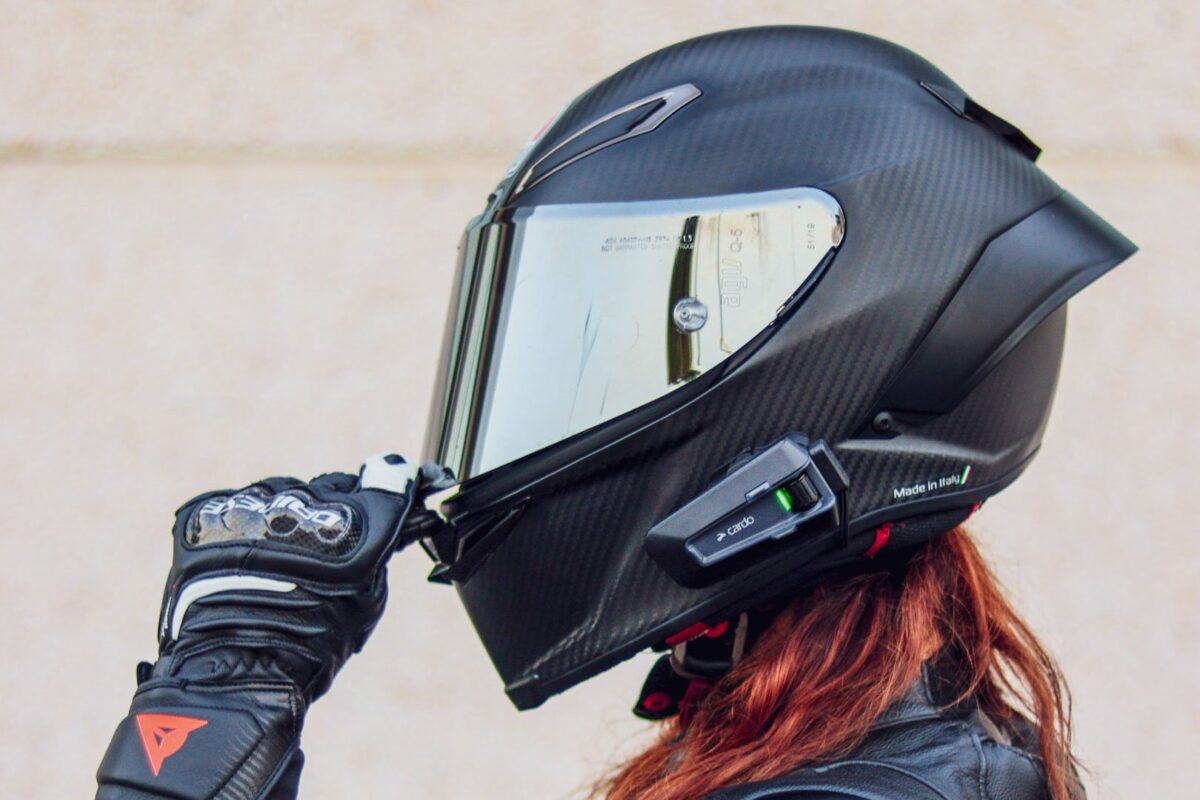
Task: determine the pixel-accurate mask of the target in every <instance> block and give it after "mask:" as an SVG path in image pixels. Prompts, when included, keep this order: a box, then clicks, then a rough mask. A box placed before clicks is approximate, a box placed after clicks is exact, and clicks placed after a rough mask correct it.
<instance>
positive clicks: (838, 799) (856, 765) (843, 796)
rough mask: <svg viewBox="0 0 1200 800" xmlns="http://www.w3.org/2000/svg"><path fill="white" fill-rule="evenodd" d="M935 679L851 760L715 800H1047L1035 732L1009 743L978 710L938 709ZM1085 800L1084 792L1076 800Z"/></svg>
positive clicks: (884, 721) (911, 695) (913, 692)
mask: <svg viewBox="0 0 1200 800" xmlns="http://www.w3.org/2000/svg"><path fill="white" fill-rule="evenodd" d="M934 685H936V681H933V680H931V678H930V674H929V673H928V672H926V674H925V675H924V676H923V677H922V679H921V680H920V681H918V682H917V684H916V685H914V686H913V687H912V689H910V690H909V692H908V694H907V695H906V696H905V697H904V698H903V699H902V700H901V701H900V702H898V703H896V704H894V705H893V706H892V708H891V709H889V710H888V711H887V712H886V713H885V714H884V715H883V716H882V717H880V718H879V720H878V721H877V722H876V723H875V725H874V727H873V728H872V730H871V733H870V734H869V735H868V737H867V739H866V741H864V742H863V743H862V744H861V745H860V746H858V747H857V748H856V749H855V750H854V751H853V752H852V753H850V754H849V755H847V756H846V757H845V758H840V759H837V760H835V761H830V762H828V763H824V764H818V765H813V766H809V767H805V768H803V769H800V770H797V771H795V772H793V773H791V774H789V775H785V776H783V777H781V778H776V779H774V780H769V781H763V782H759V783H751V784H746V785H743V786H735V787H730V788H727V789H722V790H720V791H718V792H715V793H714V794H712V795H709V800H760V798H762V799H763V800H766V798H770V800H849V799H850V798H854V799H855V800H1043V799H1044V798H1046V797H1047V796H1048V795H1047V789H1046V780H1045V776H1044V773H1043V771H1042V761H1041V759H1040V758H1039V757H1038V755H1037V744H1036V742H1035V739H1034V736H1033V735H1032V732H1030V733H1029V735H1027V736H1024V737H1023V739H1022V740H1021V741H1010V739H1009V738H1008V737H1007V736H1005V735H1004V734H1003V733H1001V731H1000V730H999V729H998V728H997V726H996V725H995V724H994V723H993V722H992V721H991V720H989V719H988V718H987V717H986V716H984V715H983V713H982V712H981V711H979V710H978V709H977V708H976V707H975V706H974V705H973V704H972V703H970V702H966V703H963V704H960V705H958V706H956V707H954V708H950V709H942V708H939V705H938V703H937V702H936V701H935V692H934V691H933V689H932V688H931V686H934ZM1077 796H1078V797H1079V798H1080V800H1082V798H1083V796H1084V795H1083V791H1082V790H1079V791H1078V795H1077Z"/></svg>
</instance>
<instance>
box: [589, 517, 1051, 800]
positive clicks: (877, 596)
mask: <svg viewBox="0 0 1200 800" xmlns="http://www.w3.org/2000/svg"><path fill="white" fill-rule="evenodd" d="M930 660H936V661H937V662H938V663H939V664H940V665H944V667H943V668H944V669H945V671H946V672H947V674H948V675H949V676H950V677H951V679H952V682H953V683H954V692H953V695H952V696H950V697H948V698H946V701H947V704H949V705H953V704H955V703H957V702H959V701H962V700H965V699H967V698H971V699H972V700H973V701H974V702H975V703H977V704H978V706H979V708H980V710H982V711H983V712H984V713H985V714H986V715H987V716H988V717H990V718H991V719H992V720H993V721H994V722H995V723H996V724H997V725H999V726H1000V728H1001V729H1002V730H1004V729H1007V731H1006V732H1009V733H1012V734H1013V735H1015V736H1018V737H1020V736H1021V735H1022V734H1021V731H1020V728H1022V727H1023V726H1024V724H1025V721H1026V720H1028V722H1030V723H1032V724H1033V727H1034V728H1035V729H1036V732H1037V737H1038V743H1039V748H1040V752H1041V756H1042V759H1043V761H1044V763H1045V769H1046V774H1047V779H1048V782H1049V785H1050V789H1051V796H1052V797H1053V798H1054V799H1055V800H1066V798H1067V797H1068V787H1069V785H1070V782H1071V780H1072V777H1071V776H1072V771H1071V769H1072V768H1071V760H1070V756H1069V741H1070V722H1069V701H1068V697H1067V692H1066V686H1065V684H1064V682H1063V679H1062V676H1061V674H1060V673H1059V671H1058V669H1057V667H1056V665H1055V663H1054V661H1053V660H1052V659H1051V658H1050V656H1049V655H1048V654H1047V653H1046V651H1045V650H1044V649H1043V648H1042V646H1041V645H1040V644H1039V643H1038V641H1037V639H1036V638H1035V637H1034V635H1033V633H1032V632H1031V631H1030V630H1029V628H1028V627H1027V626H1026V624H1025V623H1024V622H1023V621H1022V620H1021V618H1020V617H1019V616H1018V615H1017V613H1016V612H1015V611H1014V610H1013V609H1012V607H1011V606H1010V605H1009V603H1008V601H1007V600H1006V599H1005V598H1004V596H1003V594H1002V592H1001V590H1000V588H999V586H998V584H997V582H996V580H995V578H994V577H993V576H992V574H991V572H990V571H989V569H988V567H987V565H986V564H985V563H984V560H983V558H982V556H981V555H980V553H979V551H978V550H977V549H976V547H975V545H974V543H973V542H972V541H971V538H970V536H969V535H968V534H967V533H966V531H965V530H963V529H962V528H957V529H955V530H953V531H951V532H950V533H949V534H947V535H946V536H944V537H942V538H940V539H936V540H933V541H931V542H928V543H926V544H925V545H922V546H921V547H920V548H918V549H917V550H916V551H914V552H913V553H912V555H911V556H910V557H909V558H907V559H905V560H903V561H902V562H899V563H896V564H894V565H891V566H889V567H887V568H884V569H881V570H879V571H875V572H870V573H867V574H860V575H856V576H853V577H843V578H832V579H829V580H826V581H824V582H822V583H820V584H818V585H816V586H815V587H813V588H812V589H811V590H810V591H807V592H806V593H804V594H803V595H801V596H799V597H796V598H795V599H793V600H792V601H790V602H789V603H788V604H787V605H786V606H784V607H783V608H782V610H781V611H780V612H779V614H778V616H777V617H776V618H775V620H774V621H773V622H772V623H771V624H770V626H769V627H768V628H767V630H766V631H765V632H764V633H763V635H762V636H761V637H760V639H759V640H758V641H757V642H756V643H755V645H754V646H753V647H752V648H751V649H750V651H749V652H748V653H747V654H746V656H745V657H744V658H743V660H742V661H741V662H740V663H739V664H738V665H737V666H736V667H735V668H734V669H733V670H732V671H731V672H730V673H729V674H728V675H726V676H725V677H724V678H722V679H721V680H720V681H719V682H717V683H716V684H715V685H714V686H713V687H712V689H711V690H710V691H709V692H708V693H707V694H705V695H703V696H702V697H700V698H699V699H697V700H695V701H694V705H693V706H692V707H690V708H688V709H686V711H687V713H686V714H685V715H684V718H683V720H681V719H679V718H677V719H675V720H674V721H672V722H669V723H666V725H665V727H664V730H663V731H662V733H661V736H660V738H659V740H658V741H657V743H656V744H654V745H653V746H651V747H650V749H648V750H647V751H646V752H644V753H642V754H641V755H639V756H637V757H636V758H634V759H633V760H632V761H630V762H629V763H628V764H626V765H625V766H623V767H622V768H621V769H620V770H619V771H618V772H617V773H616V774H615V775H613V776H612V777H611V778H610V779H609V780H608V781H606V782H605V784H604V785H603V786H602V787H601V791H602V792H604V793H607V796H608V797H609V798H612V800H627V799H631V798H638V800H676V799H677V798H678V800H685V798H689V799H690V798H696V797H702V796H704V795H706V794H707V793H709V792H711V791H713V790H715V789H717V788H719V787H721V786H727V785H730V784H734V783H741V782H746V781H755V780H763V779H767V778H772V777H777V776H779V775H781V774H784V773H786V772H789V771H791V770H793V769H796V768H798V767H801V766H804V765H807V764H812V763H816V762H820V761H825V760H829V759H831V758H836V757H838V756H841V755H844V754H846V753H847V752H848V751H849V750H851V749H852V748H853V747H854V746H855V745H857V744H859V743H860V742H861V741H862V740H863V739H864V737H865V736H866V735H867V732H868V731H869V730H870V728H871V726H872V724H873V723H874V722H875V720H876V719H878V717H879V716H880V715H881V714H882V713H883V712H884V710H885V709H887V708H888V706H890V705H891V704H892V703H894V702H895V701H896V700H898V699H899V698H900V697H902V696H903V695H904V694H905V692H906V691H907V690H908V689H909V687H910V686H911V685H912V684H913V683H914V682H915V681H916V680H917V679H918V678H919V677H920V675H921V670H922V667H923V665H924V664H925V663H926V662H927V661H930Z"/></svg>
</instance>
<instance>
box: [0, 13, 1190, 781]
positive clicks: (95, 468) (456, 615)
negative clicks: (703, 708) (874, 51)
mask: <svg viewBox="0 0 1200 800" xmlns="http://www.w3.org/2000/svg"><path fill="white" fill-rule="evenodd" d="M765 23H807V24H822V25H834V26H841V27H849V28H854V29H858V30H862V31H866V32H869V33H873V34H877V35H879V36H883V37H886V38H889V39H893V40H895V41H897V42H899V43H901V44H903V45H906V46H908V47H910V48H912V49H914V50H916V51H918V52H920V53H921V54H923V55H925V56H926V57H928V58H929V59H931V60H932V61H933V62H934V63H936V64H937V65H938V66H940V67H941V68H942V69H943V70H945V71H946V72H947V73H949V74H950V75H951V76H952V77H953V78H954V79H955V80H957V81H958V82H959V83H960V84H962V85H963V86H964V87H966V89H967V90H968V91H969V92H970V93H971V94H972V95H974V96H975V97H976V98H977V99H978V100H979V101H980V102H982V103H984V104H985V105H987V106H988V107H989V108H991V109H993V110H994V111H996V112H997V113H999V114H1001V115H1002V116H1004V117H1006V118H1008V119H1010V120H1012V121H1013V122H1015V123H1016V124H1017V125H1019V126H1020V127H1022V128H1023V129H1024V130H1025V131H1026V132H1028V133H1029V134H1030V135H1031V136H1032V138H1033V139H1034V140H1035V141H1037V142H1038V143H1039V144H1041V145H1042V146H1043V147H1044V148H1045V155H1044V156H1043V159H1042V162H1041V163H1042V164H1043V166H1044V168H1045V170H1046V171H1048V172H1049V173H1050V174H1051V175H1052V176H1053V177H1054V178H1056V179H1057V180H1058V181H1059V182H1060V183H1062V184H1063V185H1064V186H1065V187H1067V188H1069V189H1070V190H1071V191H1072V192H1074V193H1075V194H1076V195H1077V196H1079V197H1080V198H1081V199H1082V200H1083V201H1084V202H1085V203H1087V204H1089V205H1091V206H1092V207H1093V208H1095V209H1096V210H1097V211H1098V212H1099V213H1101V214H1102V215H1103V216H1104V217H1105V218H1107V219H1108V220H1110V221H1111V222H1112V223H1113V224H1114V225H1116V226H1117V227H1118V228H1120V229H1121V230H1122V231H1123V232H1125V233H1126V234H1127V235H1128V236H1129V237H1130V238H1132V239H1133V240H1134V241H1135V242H1137V243H1138V244H1139V245H1140V246H1141V248H1142V251H1141V253H1140V254H1138V255H1137V256H1135V257H1134V258H1133V259H1132V260H1131V261H1130V262H1129V263H1127V264H1126V265H1125V266H1122V267H1121V268H1120V269H1119V270H1117V271H1116V272H1114V273H1113V274H1111V275H1109V276H1106V277H1105V278H1104V279H1102V280H1101V281H1100V282H1099V283H1098V284H1097V285H1096V286H1094V287H1093V288H1091V289H1088V290H1087V291H1086V292H1084V293H1083V294H1082V295H1081V296H1080V298H1079V299H1077V300H1076V301H1073V302H1072V304H1071V313H1072V322H1071V327H1070V332H1069V338H1068V348H1067V357H1066V363H1065V366H1064V373H1063V379H1062V382H1061V385H1060V390H1059V397H1058V403H1057V407H1056V410H1055V416H1054V418H1053V420H1052V422H1051V427H1050V430H1049V433H1048V435H1047V437H1046V441H1045V446H1044V449H1043V452H1042V454H1041V456H1040V458H1039V459H1038V460H1037V461H1036V462H1035V463H1034V464H1033V466H1032V468H1031V469H1030V470H1029V472H1028V473H1027V474H1026V476H1025V477H1024V479H1023V480H1021V481H1019V482H1018V483H1017V484H1016V485H1015V486H1014V487H1013V488H1012V489H1011V490H1009V491H1008V492H1006V493H1005V494H1003V495H1001V496H1000V497H999V498H997V499H996V500H994V501H993V502H992V503H990V504H989V505H988V507H987V509H986V510H985V511H984V512H983V513H981V514H980V515H979V517H978V518H977V522H976V523H974V528H975V530H976V531H977V532H978V533H979V535H980V538H981V540H982V541H983V544H984V546H985V548H986V550H987V551H988V552H989V553H990V554H991V555H992V556H993V558H994V560H995V563H996V565H997V569H998V571H999V572H1000V574H1001V577H1002V578H1003V580H1004V581H1005V583H1006V584H1007V585H1008V586H1009V587H1010V589H1011V590H1012V592H1013V593H1014V595H1015V597H1016V599H1017V602H1018V604H1019V606H1020V607H1021V608H1022V609H1023V610H1024V611H1025V612H1026V613H1027V614H1028V615H1029V617H1030V618H1031V620H1032V622H1033V623H1034V625H1035V627H1036V629H1037V630H1038V631H1039V632H1040V633H1041V634H1042V635H1043V636H1044V637H1045V640H1046V642H1047V643H1048V644H1049V646H1050V648H1051V649H1052V650H1053V651H1054V653H1055V654H1056V655H1057V656H1058V657H1059V658H1060V659H1061V661H1062V663H1063V665H1064V667H1065V669H1066V672H1067V674H1068V676H1069V677H1070V678H1071V679H1072V681H1073V686H1074V689H1075V709H1076V721H1077V726H1078V753H1079V755H1080V756H1081V757H1082V759H1083V760H1084V762H1085V764H1086V765H1087V766H1088V767H1089V768H1090V772H1089V774H1088V778H1087V780H1088V785H1089V787H1090V791H1091V796H1092V797H1093V798H1128V799H1132V798H1143V797H1183V796H1186V795H1189V794H1190V793H1191V792H1194V788H1193V789H1191V790H1188V789H1186V788H1185V779H1184V776H1185V775H1189V774H1190V773H1191V768H1192V767H1193V766H1194V763H1195V757H1196V753H1197V752H1198V751H1200V690H1198V688H1197V687H1198V682H1197V681H1196V679H1195V673H1196V668H1197V665H1198V664H1200V661H1198V660H1197V656H1198V655H1200V652H1198V651H1200V623H1198V622H1197V620H1198V619H1200V614H1198V613H1197V612H1198V611H1200V588H1198V587H1200V583H1198V582H1197V580H1196V577H1195V571H1196V569H1197V563H1198V556H1200V545H1198V544H1197V542H1198V540H1200V537H1197V536H1196V535H1195V533H1194V531H1193V528H1194V526H1195V522H1194V517H1193V515H1192V513H1191V512H1192V509H1193V506H1191V504H1190V502H1189V501H1190V500H1191V499H1194V498H1195V496H1196V493H1197V478H1200V436H1198V434H1197V425H1196V422H1195V416H1196V409H1197V408H1198V407H1200V375H1198V374H1197V347H1196V342H1197V337H1198V334H1200V322H1198V320H1200V315H1198V314H1197V313H1196V312H1195V304H1196V303H1197V301H1198V300H1200V270H1198V269H1197V266H1196V253H1197V252H1200V221H1198V220H1197V212H1198V211H1200V78H1198V74H1200V55H1198V53H1200V50H1198V48H1197V42H1200V6H1198V5H1197V4H1195V3H1193V2H1183V1H1182V0H1180V1H1179V2H1158V3H1151V2H1118V1H1117V0H1109V1H1107V2H1094V3H1086V2H1073V3H1072V2H1063V3H1055V4H1041V5H1039V6H1037V7H1036V11H1034V10H1033V7H1032V6H1030V4H1028V3H1027V2H1023V1H1018V0H994V1H993V2H989V3H959V2H952V0H927V2H923V3H920V4H913V3H907V2H905V3H901V2H896V3H890V2H880V1H879V0H841V2H837V3H819V4H817V3H796V2H791V3H788V2H765V1H763V0H743V2H738V3H729V2H705V1H704V0H686V1H684V0H670V1H669V2H654V3H646V2H636V0H593V1H592V2H587V3H566V2H554V3H540V2H532V1H531V0H510V2H507V3H485V2H476V3H459V4H442V3H436V2H429V1H427V0H411V1H409V2H385V1H384V0H366V1H363V2H346V0H338V1H337V2H334V1H333V0H329V1H328V2H303V3H297V2H265V1H264V2H253V3H250V2H236V1H235V0H213V1H212V2H201V1H200V0H190V1H189V0H173V1H170V2H168V1H167V0H145V1H144V2H139V1H138V0H120V1H116V0H114V1H112V2H105V3H95V2H87V1H86V0H84V1H83V2H55V3H30V2H23V1H22V0H0V270H2V271H3V272H2V282H0V378H2V380H3V387H4V390H3V392H2V393H0V470H2V472H3V479H2V481H0V486H2V488H0V493H2V494H0V507H2V508H3V515H2V523H0V524H2V527H0V637H2V640H3V642H4V643H5V644H4V652H5V653H7V655H6V656H4V657H3V658H0V692H2V696H3V700H2V701H0V703H2V705H3V709H4V712H3V713H2V714H0V785H2V786H3V789H2V792H3V794H5V795H6V796H10V797H28V798H41V797H46V798H65V797H86V796H91V792H92V791H93V782H92V781H93V778H92V776H93V773H94V770H95V768H96V766H97V764H98V762H99V759H100V756H101V755H102V753H103V751H104V748H105V747H106V746H107V742H108V739H109V736H110V734H111V731H112V729H113V727H114V726H115V725H116V723H117V721H118V720H120V719H121V717H122V716H123V715H124V713H125V710H126V708H127V704H128V701H129V698H130V694H131V691H132V689H133V685H134V680H133V678H134V664H135V663H136V662H137V661H138V660H139V659H142V658H150V657H152V654H153V648H154V628H155V622H156V616H157V613H158V604H159V599H160V593H161V590H162V582H163V579H164V576H165V573H166V569H167V566H168V563H169V538H168V527H169V523H170V521H171V513H172V511H173V510H174V508H175V507H176V506H177V505H178V504H179V503H180V502H182V501H183V500H185V499H186V498H188V497H190V496H192V495H193V494H196V493H198V492H200V491H202V490H206V489H210V488H214V487H222V486H231V485H234V486H236V485H242V484H245V483H248V482H250V481H253V480H255V479H257V478H260V477H263V476H265V475H268V474H279V473H289V474H297V475H301V476H308V475H311V474H315V473H317V472H322V471H326V470H331V469H353V468H354V467H355V465H356V464H357V463H358V460H359V459H360V458H361V457H362V456H363V455H364V454H366V453H371V452H377V451H379V450H381V449H396V450H398V451H400V452H404V453H408V454H412V455H414V456H415V455H416V454H417V453H418V451H419V449H420V443H421V440H422V439H421V436H422V429H423V427H424V424H425V412H426V406H427V402H428V397H429V393H430V388H431V384H432V380H433V372H434V368H435V359H436V355H437V353H436V350H437V347H438V344H439V339H440V332H441V325H442V316H443V312H444V308H445V306H446V298H447V293H448V290H449V280H450V277H451V269H452V266H453V263H454V258H453V255H454V248H455V245H456V242H457V238H458V235H459V233H460V231H461V229H462V227H463V225H464V223H465V221H466V220H467V218H468V217H469V216H471V215H473V214H474V213H476V212H477V211H479V210H480V209H481V208H482V205H483V200H484V197H485V196H486V194H487V193H488V191H489V190H490V189H491V188H492V187H493V185H494V184H495V182H496V180H497V179H498V177H499V176H500V174H501V172H502V171H503V169H504V167H505V166H506V164H507V163H508V161H509V160H510V158H511V157H512V155H513V154H514V153H515V152H516V150H517V149H518V148H519V147H520V145H521V144H522V143H523V142H524V141H525V139H526V138H528V136H529V135H530V134H531V133H532V132H533V131H535V130H537V129H538V128H539V127H540V126H541V125H542V123H543V122H544V121H545V120H546V119H547V118H548V117H550V116H551V115H552V114H554V113H555V112H556V111H557V110H558V109H559V108H560V107H561V106H562V105H563V104H564V103H565V102H566V101H568V100H570V99H571V98H572V97H574V96H575V95H576V94H578V93H579V92H581V91H582V90H584V89H586V88H587V87H588V86H589V85H590V84H591V83H593V82H595V81H597V80H599V79H600V78H603V77H604V76H606V75H608V74H609V73H610V72H612V71H614V70H616V69H618V68H620V67H621V66H623V65H625V64H626V63H628V62H630V61H632V60H634V59H635V58H637V57H639V56H641V55H643V54H645V53H648V52H650V51H652V50H654V49H657V48H659V47H661V46H664V45H667V44H670V43H672V42H675V41H677V40H680V39H682V38H686V37H690V36H693V35H696V34H700V33H705V32H709V31H713V30H718V29H722V28H728V27H738V26H745V25H758V24H765ZM393 565H394V566H393V579H392V580H393V583H392V591H393V594H392V598H393V599H392V604H391V608H390V610H389V614H388V615H387V616H386V617H385V619H384V621H383V623H382V625H381V627H380V629H379V630H378V632H377V633H376V635H375V637H374V638H373V639H372V641H371V644H370V645H369V646H368V647H367V649H366V651H365V653H364V654H363V655H362V656H360V657H358V658H356V659H354V661H352V662H351V663H350V665H349V666H348V667H347V669H346V670H345V672H344V673H343V674H342V676H341V677H340V678H339V680H338V683H337V686H336V688H335V690H334V691H333V692H332V693H331V694H330V695H329V696H328V697H327V698H326V699H324V700H322V701H321V702H320V703H318V704H317V705H316V707H315V709H314V710H313V712H312V713H311V715H310V718H309V728H308V730H307V732H306V739H305V741H306V749H307V750H308V751H309V757H310V762H309V767H308V768H307V770H306V773H305V781H304V786H303V794H304V796H306V797H311V798H324V797H363V798H375V797H381V798H382V797H396V796H415V797H464V796H465V797H489V798H518V797H519V798H532V797H546V798H561V797H570V796H576V795H578V794H579V792H580V791H581V789H582V788H584V787H586V786H587V785H588V783H589V781H590V780H592V779H593V778H594V777H596V776H597V775H598V774H599V773H600V772H602V771H603V770H604V769H605V768H606V767H607V766H608V765H610V764H612V763H614V762H615V760H616V759H618V758H619V757H620V755H621V754H622V753H628V752H630V751H631V750H632V749H635V748H636V747H637V746H638V744H639V743H640V742H642V741H644V739H645V737H646V726H645V725H644V724H643V723H640V722H638V721H637V720H635V719H634V718H633V717H632V716H631V715H630V714H629V712H628V709H629V707H630V706H632V704H633V702H634V700H635V699H636V692H637V689H638V687H639V686H640V683H641V680H642V678H643V676H644V674H645V670H646V667H647V665H648V662H647V661H646V660H645V659H638V660H635V661H634V662H632V663H629V664H626V665H624V666H623V667H621V668H619V669H616V670H614V671H613V672H610V673H608V674H606V675H605V676H603V677H601V678H599V679H596V680H594V681H592V682H589V683H588V684H586V685H584V686H582V687H580V688H579V689H577V690H575V691H572V692H571V693H569V694H567V695H565V696H562V697H559V698H557V699H554V700H552V701H550V702H549V703H548V704H547V705H546V706H544V707H543V708H542V709H539V710H537V711H534V712H530V713H526V714H518V713H517V712H516V711H514V710H513V708H512V707H511V706H510V705H509V703H508V701H507V699H506V698H505V696H504V694H503V692H502V688H501V684H500V681H499V679H498V678H497V677H496V675H495V673H494V672H493V671H492V668H491V665H490V664H489V662H488V660H487V657H486V655H485V654H484V652H483V650H482V648H481V647H480V646H479V644H478V642H477V641H476V640H475V637H474V633H473V631H472V629H471V628H470V626H469V625H468V623H467V621H466V618H465V615H464V614H463V613H462V611H461V609H460V607H459V606H458V604H457V600H456V599H455V596H454V594H453V592H452V591H451V590H449V589H446V588H445V587H441V586H432V585H426V584H425V583H424V580H423V579H424V575H425V573H426V572H427V570H428V566H429V565H428V563H427V562H426V560H425V557H424V556H423V555H422V554H420V553H419V552H417V551H413V552H406V553H404V554H403V555H402V556H401V557H400V558H398V559H397V560H396V561H395V562H393ZM1189 783H1190V782H1189Z"/></svg>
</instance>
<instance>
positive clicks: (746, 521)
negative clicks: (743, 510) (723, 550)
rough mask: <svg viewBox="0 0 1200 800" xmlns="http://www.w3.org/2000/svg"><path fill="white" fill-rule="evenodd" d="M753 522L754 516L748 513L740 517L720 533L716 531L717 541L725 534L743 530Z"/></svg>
mask: <svg viewBox="0 0 1200 800" xmlns="http://www.w3.org/2000/svg"><path fill="white" fill-rule="evenodd" d="M753 524H754V517H751V516H749V515H747V516H745V517H742V518H741V519H740V520H738V521H737V522H735V523H733V524H732V525H730V526H729V527H728V528H726V529H725V530H724V531H722V532H721V533H718V534H717V541H718V542H719V541H722V540H723V539H725V537H727V536H733V535H734V534H735V533H740V532H741V531H744V530H745V529H746V528H749V527H750V526H751V525H753Z"/></svg>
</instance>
